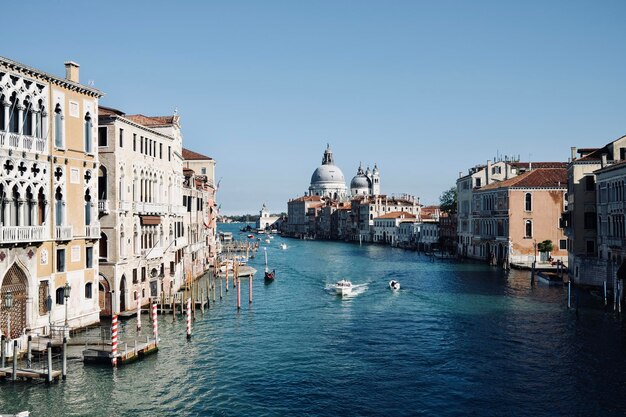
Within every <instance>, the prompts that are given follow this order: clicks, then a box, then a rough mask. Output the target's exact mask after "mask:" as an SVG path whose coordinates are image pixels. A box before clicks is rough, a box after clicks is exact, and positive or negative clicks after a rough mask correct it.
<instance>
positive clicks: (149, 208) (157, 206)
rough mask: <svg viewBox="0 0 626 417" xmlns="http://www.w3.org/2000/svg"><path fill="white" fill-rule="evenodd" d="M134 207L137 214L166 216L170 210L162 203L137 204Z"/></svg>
mask: <svg viewBox="0 0 626 417" xmlns="http://www.w3.org/2000/svg"><path fill="white" fill-rule="evenodd" d="M133 205H134V208H133V209H134V211H135V212H136V213H149V214H165V213H167V211H168V208H169V206H168V205H167V204H161V203H143V202H135V203H133Z"/></svg>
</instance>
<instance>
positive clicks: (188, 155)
mask: <svg viewBox="0 0 626 417" xmlns="http://www.w3.org/2000/svg"><path fill="white" fill-rule="evenodd" d="M183 159H184V160H186V161H212V160H213V158H211V157H210V156H206V155H202V154H201V153H198V152H194V151H190V150H189V149H186V148H183Z"/></svg>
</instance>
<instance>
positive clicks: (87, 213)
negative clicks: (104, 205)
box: [85, 190, 91, 226]
mask: <svg viewBox="0 0 626 417" xmlns="http://www.w3.org/2000/svg"><path fill="white" fill-rule="evenodd" d="M85 225H87V226H90V225H91V195H90V193H89V190H86V191H85Z"/></svg>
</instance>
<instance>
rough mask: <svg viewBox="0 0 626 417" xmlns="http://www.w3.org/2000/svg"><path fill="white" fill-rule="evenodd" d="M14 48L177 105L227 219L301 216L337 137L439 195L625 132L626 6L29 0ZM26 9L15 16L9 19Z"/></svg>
mask: <svg viewBox="0 0 626 417" xmlns="http://www.w3.org/2000/svg"><path fill="white" fill-rule="evenodd" d="M2 15H3V16H4V17H5V18H4V19H3V20H2V21H3V28H2V40H3V42H2V50H1V51H0V55H3V56H6V57H8V58H11V59H14V60H16V61H19V62H22V63H24V64H27V65H30V66H33V67H36V68H39V69H42V70H45V71H48V72H51V73H54V74H57V75H63V74H64V68H63V62H64V61H65V60H70V59H71V60H74V61H76V62H78V63H79V64H80V65H81V81H82V82H85V83H86V82H87V80H94V82H95V87H97V88H99V89H101V90H102V91H104V92H105V93H106V96H105V97H104V98H103V99H102V101H101V103H102V104H103V105H107V106H112V107H115V108H119V109H121V110H123V111H125V112H127V113H142V114H146V115H165V114H172V112H173V111H174V108H178V111H179V114H180V116H181V120H182V123H183V135H184V141H185V146H186V147H188V148H190V149H192V150H195V151H198V152H201V153H204V154H207V155H210V156H212V157H214V158H215V159H216V160H217V163H218V164H217V177H218V178H219V177H222V178H223V179H222V183H221V187H220V190H219V194H218V198H219V200H220V203H221V205H222V213H226V214H231V213H244V212H256V211H257V210H259V208H260V207H261V205H262V204H263V203H267V204H268V205H269V207H270V209H271V210H272V211H274V212H278V211H282V210H286V202H287V200H288V199H289V198H293V197H296V196H298V195H302V193H303V192H304V191H305V190H306V189H307V188H308V185H309V181H310V176H311V174H312V172H313V170H314V169H315V168H316V167H317V166H318V165H319V164H320V162H321V158H322V154H323V151H324V148H325V146H326V143H327V142H329V143H330V144H331V147H332V148H333V150H334V152H335V158H336V161H337V163H338V165H339V166H340V168H341V169H342V170H343V172H344V174H345V176H346V181H347V182H349V181H350V179H351V177H352V176H353V175H354V173H355V172H356V168H357V167H358V164H359V161H363V163H364V164H370V165H373V164H374V163H375V162H376V163H378V166H379V168H380V172H381V183H382V191H383V192H385V193H389V194H391V193H404V192H407V193H411V194H414V195H417V196H419V197H421V201H422V202H424V203H436V202H437V201H438V197H439V195H440V194H441V192H442V191H443V190H445V189H447V188H449V187H450V186H452V185H453V184H454V182H455V180H456V178H457V177H458V172H459V171H466V170H467V168H469V167H471V166H473V165H475V164H478V163H483V162H485V161H486V160H487V159H493V158H494V156H495V155H496V154H497V153H499V154H509V155H520V156H521V157H522V159H524V160H528V159H529V158H530V159H531V160H533V161H542V160H543V161H556V160H561V161H565V160H567V157H568V156H569V148H570V146H578V147H593V146H601V145H604V144H605V143H608V142H609V141H611V140H613V139H614V138H616V137H619V136H621V135H623V134H625V133H626V25H625V24H624V17H626V2H624V1H602V2H591V1H406V2H405V1H388V2H385V1H379V2H369V1H362V0H361V1H341V0H339V1H337V0H333V1H330V0H329V1H309V2H304V1H250V2H238V1H220V2H214V1H207V2H200V1H197V2H195V1H194V2H191V1H186V2H185V1H181V2H174V1H168V2H164V1H141V2H135V1H125V2H117V1H107V2H70V1H59V0H56V1H52V0H48V1H24V2H9V3H7V4H3V5H2ZM7 16H10V18H8V19H7V18H6V17H7Z"/></svg>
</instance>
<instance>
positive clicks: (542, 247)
mask: <svg viewBox="0 0 626 417" xmlns="http://www.w3.org/2000/svg"><path fill="white" fill-rule="evenodd" d="M552 249H554V246H553V245H552V241H551V240H544V241H543V242H540V243H537V250H539V252H548V253H550V252H552Z"/></svg>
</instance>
